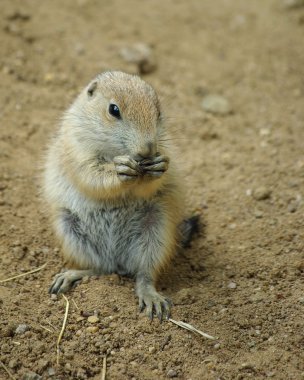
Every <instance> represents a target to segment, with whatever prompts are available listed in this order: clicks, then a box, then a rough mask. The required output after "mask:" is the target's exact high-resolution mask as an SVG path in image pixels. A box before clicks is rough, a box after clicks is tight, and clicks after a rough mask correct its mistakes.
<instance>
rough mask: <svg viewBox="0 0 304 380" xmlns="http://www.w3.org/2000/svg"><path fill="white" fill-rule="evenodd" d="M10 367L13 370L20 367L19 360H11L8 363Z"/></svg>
mask: <svg viewBox="0 0 304 380" xmlns="http://www.w3.org/2000/svg"><path fill="white" fill-rule="evenodd" d="M8 366H9V368H11V369H14V368H16V367H18V362H17V360H16V359H12V360H10V361H9V363H8Z"/></svg>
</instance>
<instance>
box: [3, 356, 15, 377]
mask: <svg viewBox="0 0 304 380" xmlns="http://www.w3.org/2000/svg"><path fill="white" fill-rule="evenodd" d="M0 366H1V367H2V368H3V369H4V371H5V372H6V373H7V374H8V377H9V378H10V379H13V380H16V378H15V377H14V376H13V375H12V374H11V373H10V371H9V369H8V368H7V367H6V365H4V364H3V363H2V361H1V360H0Z"/></svg>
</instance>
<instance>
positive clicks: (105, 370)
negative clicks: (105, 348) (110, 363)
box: [101, 356, 107, 380]
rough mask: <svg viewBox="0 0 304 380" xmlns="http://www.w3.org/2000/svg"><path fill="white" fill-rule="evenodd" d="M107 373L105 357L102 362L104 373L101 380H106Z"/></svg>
mask: <svg viewBox="0 0 304 380" xmlns="http://www.w3.org/2000/svg"><path fill="white" fill-rule="evenodd" d="M106 373H107V357H106V356H104V357H103V361H102V372H101V380H106Z"/></svg>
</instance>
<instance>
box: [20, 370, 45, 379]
mask: <svg viewBox="0 0 304 380" xmlns="http://www.w3.org/2000/svg"><path fill="white" fill-rule="evenodd" d="M22 380H42V377H41V376H39V375H38V373H35V372H28V373H26V374H24V375H23V378H22Z"/></svg>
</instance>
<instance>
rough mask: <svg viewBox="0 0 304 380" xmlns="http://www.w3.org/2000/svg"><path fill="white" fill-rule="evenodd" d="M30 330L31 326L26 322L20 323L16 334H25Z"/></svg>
mask: <svg viewBox="0 0 304 380" xmlns="http://www.w3.org/2000/svg"><path fill="white" fill-rule="evenodd" d="M28 330H29V327H28V325H25V324H21V325H19V326H18V327H17V328H16V330H15V334H24V333H25V332H26V331H28Z"/></svg>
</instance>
